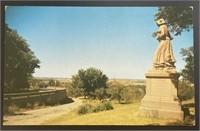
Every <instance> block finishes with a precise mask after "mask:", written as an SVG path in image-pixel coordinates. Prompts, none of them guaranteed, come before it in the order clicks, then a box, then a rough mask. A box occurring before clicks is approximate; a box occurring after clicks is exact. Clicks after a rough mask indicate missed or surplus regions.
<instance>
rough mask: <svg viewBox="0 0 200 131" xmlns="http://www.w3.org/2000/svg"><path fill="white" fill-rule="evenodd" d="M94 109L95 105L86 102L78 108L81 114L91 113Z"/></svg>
mask: <svg viewBox="0 0 200 131" xmlns="http://www.w3.org/2000/svg"><path fill="white" fill-rule="evenodd" d="M92 110H93V106H92V105H90V104H85V105H83V106H80V107H79V108H78V114H79V115H80V114H86V113H91V112H93V111H92Z"/></svg>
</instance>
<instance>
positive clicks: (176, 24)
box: [155, 6, 193, 35]
mask: <svg viewBox="0 0 200 131" xmlns="http://www.w3.org/2000/svg"><path fill="white" fill-rule="evenodd" d="M192 11H193V9H192V7H190V6H184V7H183V6H182V7H178V6H165V7H159V8H158V13H156V14H155V18H156V20H158V19H160V18H163V19H165V20H166V22H167V24H168V27H169V29H170V31H171V32H172V33H175V35H181V32H183V31H190V30H191V29H192V28H193V24H192Z"/></svg>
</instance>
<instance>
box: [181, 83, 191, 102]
mask: <svg viewBox="0 0 200 131" xmlns="http://www.w3.org/2000/svg"><path fill="white" fill-rule="evenodd" d="M193 97H194V86H193V85H192V84H191V83H190V82H187V81H179V86H178V98H179V99H180V100H181V101H185V100H188V99H192V98H193Z"/></svg>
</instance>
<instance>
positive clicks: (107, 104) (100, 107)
mask: <svg viewBox="0 0 200 131" xmlns="http://www.w3.org/2000/svg"><path fill="white" fill-rule="evenodd" d="M112 109H113V106H112V104H111V103H110V102H103V103H101V104H99V105H97V106H96V108H94V110H93V112H99V111H106V110H112Z"/></svg>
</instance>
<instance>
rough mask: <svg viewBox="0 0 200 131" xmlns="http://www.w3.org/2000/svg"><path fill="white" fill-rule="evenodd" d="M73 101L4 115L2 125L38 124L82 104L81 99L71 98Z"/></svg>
mask: <svg viewBox="0 0 200 131" xmlns="http://www.w3.org/2000/svg"><path fill="white" fill-rule="evenodd" d="M73 100H74V102H73V103H69V104H64V105H59V106H55V107H47V108H43V109H37V110H31V111H26V112H23V113H22V114H20V115H15V116H4V118H3V121H4V122H3V125H40V124H41V123H43V122H44V121H46V120H48V119H52V118H55V117H59V116H61V115H63V114H66V113H68V112H69V111H71V110H72V109H74V108H77V107H78V106H79V105H81V104H82V100H80V99H76V98H73Z"/></svg>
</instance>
